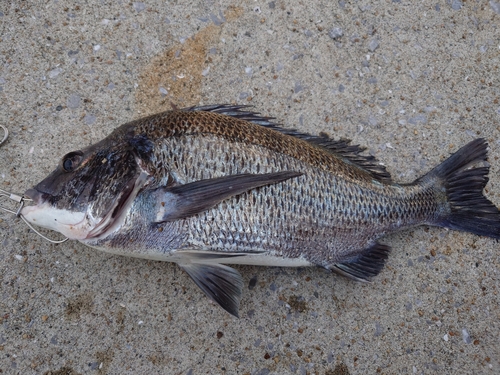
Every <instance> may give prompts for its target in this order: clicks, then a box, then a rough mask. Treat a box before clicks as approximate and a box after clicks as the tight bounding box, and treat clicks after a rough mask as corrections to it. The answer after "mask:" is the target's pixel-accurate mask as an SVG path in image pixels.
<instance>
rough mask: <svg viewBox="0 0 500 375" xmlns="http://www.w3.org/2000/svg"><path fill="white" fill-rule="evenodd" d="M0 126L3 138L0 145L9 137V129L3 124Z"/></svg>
mask: <svg viewBox="0 0 500 375" xmlns="http://www.w3.org/2000/svg"><path fill="white" fill-rule="evenodd" d="M0 128H2V129H3V138H2V140H1V141H0V146H1V145H2V144H3V143H4V142H5V141H6V140H7V138H9V131H8V130H7V128H6V127H5V126H3V125H0Z"/></svg>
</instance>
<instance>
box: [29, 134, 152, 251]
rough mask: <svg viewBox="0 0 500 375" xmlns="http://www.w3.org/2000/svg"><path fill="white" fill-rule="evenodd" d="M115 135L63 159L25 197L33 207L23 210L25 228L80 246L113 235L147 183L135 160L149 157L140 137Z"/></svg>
mask: <svg viewBox="0 0 500 375" xmlns="http://www.w3.org/2000/svg"><path fill="white" fill-rule="evenodd" d="M117 130H119V131H115V132H114V133H112V134H111V135H110V136H108V137H107V138H105V139H103V140H102V141H101V142H99V143H96V144H94V145H92V146H90V147H87V148H84V149H81V150H77V151H72V152H70V153H68V154H66V155H65V156H64V157H63V158H62V159H61V160H60V162H59V164H58V166H57V168H56V169H55V170H54V171H53V172H52V173H51V174H50V175H49V176H47V177H46V178H45V179H44V180H43V181H41V182H40V183H39V184H37V185H36V186H35V187H33V188H32V189H29V190H27V191H26V193H25V195H26V196H27V197H28V198H31V199H32V200H33V203H34V205H32V206H27V207H24V208H23V210H22V211H21V215H23V216H24V218H25V219H26V220H28V221H29V222H30V223H31V224H34V225H38V226H41V227H44V228H47V229H51V230H55V231H58V232H60V233H62V234H63V235H65V236H66V237H68V238H70V239H76V240H80V241H82V242H85V241H87V240H95V239H100V238H104V237H106V236H107V235H109V234H110V233H112V232H114V231H115V230H117V229H118V228H119V227H120V226H121V224H122V223H123V220H124V217H125V216H126V213H127V211H128V210H129V208H130V207H131V205H132V202H133V200H134V199H135V197H136V196H137V194H138V192H139V191H140V190H141V188H142V187H143V186H144V185H146V184H147V183H148V177H149V174H148V173H147V172H146V170H145V169H144V167H143V161H142V158H141V157H144V156H145V154H147V153H148V152H151V150H150V148H151V145H150V144H149V141H148V140H147V139H146V138H145V137H141V136H138V137H136V136H133V135H130V134H127V132H124V131H123V129H120V128H119V129H117ZM129 133H130V132H129Z"/></svg>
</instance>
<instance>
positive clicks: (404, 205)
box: [22, 105, 500, 315]
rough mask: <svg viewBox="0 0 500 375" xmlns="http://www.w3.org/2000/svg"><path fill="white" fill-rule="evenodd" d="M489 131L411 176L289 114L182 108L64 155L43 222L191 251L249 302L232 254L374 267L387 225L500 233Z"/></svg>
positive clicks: (188, 254) (200, 277) (34, 214)
mask: <svg viewBox="0 0 500 375" xmlns="http://www.w3.org/2000/svg"><path fill="white" fill-rule="evenodd" d="M486 148H487V144H486V142H485V141H484V140H482V139H477V140H474V141H472V142H471V143H469V144H468V145H466V146H464V147H463V148H462V149H461V150H459V151H458V152H456V153H455V154H454V155H452V156H451V157H450V158H449V159H447V160H446V161H444V162H443V163H442V164H441V165H439V166H438V167H436V168H434V169H433V170H432V171H430V172H429V173H428V174H426V175H425V176H423V177H421V178H419V179H417V180H416V181H415V182H413V183H411V184H405V185H402V184H397V183H394V182H392V180H391V178H390V175H389V173H388V172H387V171H386V170H385V168H384V167H382V166H381V165H380V164H378V162H377V161H376V160H375V159H374V158H373V157H370V156H362V155H361V151H362V149H361V148H359V147H357V146H352V145H350V144H349V142H348V141H335V140H332V139H330V138H328V137H326V136H311V135H308V134H303V133H298V132H294V131H291V130H286V129H283V128H280V127H279V126H277V125H275V124H273V123H272V122H271V121H270V118H266V117H260V116H258V115H257V114H255V113H252V112H248V111H246V109H245V107H241V106H218V105H217V106H206V107H193V108H188V109H182V110H172V111H168V112H164V113H160V114H157V115H153V116H150V117H146V118H143V119H139V120H136V121H133V122H130V123H127V124H124V125H122V126H121V127H119V128H117V129H116V130H115V131H113V132H112V133H111V134H110V135H109V136H108V137H106V138H105V139H103V140H102V141H100V142H98V143H96V144H94V145H92V146H90V147H87V148H84V149H82V150H78V151H74V152H71V153H69V154H67V155H66V156H64V157H63V159H62V160H61V162H60V164H59V166H58V167H57V168H56V170H55V171H54V172H52V174H51V175H49V176H48V177H47V178H46V179H45V180H43V181H42V182H40V183H39V184H38V185H37V186H35V187H34V188H33V189H30V190H28V191H27V192H26V195H27V196H29V197H30V198H32V199H33V200H34V202H35V204H36V205H35V206H30V207H25V208H24V209H23V211H22V215H23V216H24V217H25V218H26V219H27V220H28V221H30V222H31V223H32V224H35V225H39V226H42V227H46V228H49V229H52V230H56V231H59V232H61V233H62V234H64V235H66V236H67V237H69V238H70V239H76V240H79V241H80V242H82V243H84V244H86V245H88V246H91V247H94V248H96V249H99V250H102V251H106V252H109V253H114V254H120V255H126V256H132V257H139V258H147V259H154V260H163V261H172V262H176V263H178V264H179V265H180V266H181V268H182V269H184V270H185V271H186V272H187V273H188V274H189V275H190V276H191V278H192V279H193V280H194V281H195V283H196V284H197V285H198V286H199V287H200V288H201V289H202V290H203V291H204V292H205V293H206V294H207V296H209V297H210V298H211V299H213V300H214V301H216V302H217V303H219V304H220V305H221V306H222V307H223V308H224V309H226V310H227V311H228V312H230V313H231V314H233V315H237V314H238V307H239V299H240V295H241V289H242V280H241V276H240V275H239V274H238V272H237V271H235V270H234V269H232V268H230V267H228V266H226V265H225V264H255V265H275V266H309V265H315V266H320V267H323V268H326V269H329V270H332V271H335V272H337V273H340V274H342V275H345V276H348V277H351V278H353V279H356V280H360V281H367V280H369V279H370V278H371V277H373V276H375V275H377V274H378V273H379V272H380V271H381V269H382V268H383V265H384V262H385V260H386V259H387V256H388V253H389V250H390V249H389V247H388V246H386V245H383V244H380V243H379V242H377V240H378V239H379V238H380V237H382V236H384V235H385V234H387V233H390V232H394V231H396V230H401V229H404V228H408V227H412V226H416V225H421V224H428V225H435V226H443V227H448V228H452V229H458V230H465V231H469V232H472V233H475V234H479V235H485V236H489V237H493V238H500V213H499V211H498V209H497V208H496V207H495V206H494V205H493V204H492V203H491V202H490V201H489V200H488V199H487V198H485V197H484V196H483V194H482V190H483V188H484V186H485V185H486V183H487V181H488V178H487V174H488V165H487V163H486V158H487V151H486Z"/></svg>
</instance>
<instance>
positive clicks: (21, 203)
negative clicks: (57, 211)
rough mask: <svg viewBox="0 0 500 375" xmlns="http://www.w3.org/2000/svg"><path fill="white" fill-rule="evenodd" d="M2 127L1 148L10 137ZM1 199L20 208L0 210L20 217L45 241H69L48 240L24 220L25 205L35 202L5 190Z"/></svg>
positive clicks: (0, 208) (3, 208)
mask: <svg viewBox="0 0 500 375" xmlns="http://www.w3.org/2000/svg"><path fill="white" fill-rule="evenodd" d="M0 127H1V128H2V129H3V132H4V136H3V138H2V140H1V141H0V146H1V145H2V144H4V143H5V141H6V140H7V138H8V137H9V131H8V130H7V128H6V127H5V126H3V125H0ZM0 197H5V198H8V199H10V200H13V201H14V202H16V203H18V204H19V207H18V208H17V210H16V211H14V210H11V209H8V208H5V207H2V206H0V210H3V211H6V212H9V213H11V214H14V215H15V216H16V217H20V218H21V219H22V220H23V221H24V222H25V223H26V225H27V226H28V227H29V228H30V229H31V230H32V231H33V232H35V233H36V234H38V235H39V236H40V237H42V238H43V239H44V240H47V241H49V242H51V243H63V242H66V241H67V240H68V238H67V237H66V238H65V239H63V240H59V241H57V240H52V239H50V238H47V237H46V236H44V235H43V234H41V233H40V232H39V231H37V230H36V229H35V228H33V226H32V225H31V224H30V223H29V222H28V221H27V220H26V219H25V218H24V216H23V215H22V214H21V210H22V209H23V207H24V204H25V203H26V202H32V201H33V200H32V199H29V198H26V197H24V196H22V195H18V194H14V193H11V192H8V191H6V190H3V189H0Z"/></svg>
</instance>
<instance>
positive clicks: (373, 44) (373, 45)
mask: <svg viewBox="0 0 500 375" xmlns="http://www.w3.org/2000/svg"><path fill="white" fill-rule="evenodd" d="M379 45H380V43H379V41H378V40H377V39H372V40H370V43H368V49H369V50H370V51H371V52H374V51H375V50H376V49H377V48H378V47H379Z"/></svg>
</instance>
